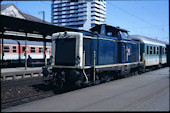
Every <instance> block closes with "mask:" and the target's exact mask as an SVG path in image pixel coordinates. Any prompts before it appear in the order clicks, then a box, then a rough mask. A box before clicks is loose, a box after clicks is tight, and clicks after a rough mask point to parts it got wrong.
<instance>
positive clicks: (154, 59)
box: [130, 35, 167, 69]
mask: <svg viewBox="0 0 170 113" xmlns="http://www.w3.org/2000/svg"><path fill="white" fill-rule="evenodd" d="M130 38H131V39H133V40H136V41H139V42H140V56H141V60H142V62H143V63H144V69H145V68H149V69H151V68H152V67H162V65H165V64H166V63H167V55H166V43H165V42H162V41H159V40H156V39H152V38H149V37H145V36H141V35H131V36H130Z"/></svg>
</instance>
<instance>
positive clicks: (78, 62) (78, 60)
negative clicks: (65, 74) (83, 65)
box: [75, 56, 80, 66]
mask: <svg viewBox="0 0 170 113" xmlns="http://www.w3.org/2000/svg"><path fill="white" fill-rule="evenodd" d="M79 64H80V57H79V56H77V57H76V59H75V65H76V66H78V65H79Z"/></svg>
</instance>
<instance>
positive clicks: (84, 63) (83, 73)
mask: <svg viewBox="0 0 170 113" xmlns="http://www.w3.org/2000/svg"><path fill="white" fill-rule="evenodd" d="M84 67H85V51H83V74H84V76H85V78H86V82H88V81H89V80H88V77H87V75H86V72H85V70H84Z"/></svg>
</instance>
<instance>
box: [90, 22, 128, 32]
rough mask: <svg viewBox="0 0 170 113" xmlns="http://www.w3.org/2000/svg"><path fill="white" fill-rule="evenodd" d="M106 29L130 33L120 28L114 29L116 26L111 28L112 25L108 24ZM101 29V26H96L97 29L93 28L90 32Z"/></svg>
mask: <svg viewBox="0 0 170 113" xmlns="http://www.w3.org/2000/svg"><path fill="white" fill-rule="evenodd" d="M105 27H106V29H115V30H117V31H123V32H129V31H128V30H125V29H122V28H120V27H114V26H110V25H106V24H105ZM100 28H101V25H96V26H95V27H93V28H91V29H90V30H91V31H95V30H97V29H100Z"/></svg>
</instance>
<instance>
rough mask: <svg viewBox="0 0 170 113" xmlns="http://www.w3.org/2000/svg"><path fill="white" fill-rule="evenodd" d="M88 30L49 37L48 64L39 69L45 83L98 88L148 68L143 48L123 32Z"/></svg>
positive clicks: (100, 27)
mask: <svg viewBox="0 0 170 113" xmlns="http://www.w3.org/2000/svg"><path fill="white" fill-rule="evenodd" d="M90 30H91V32H88V31H83V30H80V31H79V32H58V33H54V34H53V35H52V57H51V59H50V61H51V64H50V65H47V66H44V67H43V76H44V82H45V83H47V84H48V83H52V84H54V85H56V86H59V87H63V86H64V85H68V84H69V85H70V84H74V85H77V86H82V85H89V84H99V83H100V82H107V81H110V80H112V79H115V78H121V77H128V76H130V75H134V74H137V73H138V72H142V71H143V70H144V69H145V67H146V66H147V65H148V64H147V63H146V62H147V60H144V59H145V58H146V56H144V55H143V53H144V51H145V50H144V49H142V47H143V46H146V45H144V43H142V41H139V40H134V39H133V40H132V39H131V37H130V36H129V35H128V31H127V30H124V29H121V28H119V27H113V26H109V25H106V24H102V25H97V26H95V27H93V28H91V29H90ZM160 46H161V45H160ZM153 48H154V47H153ZM162 57H163V56H162Z"/></svg>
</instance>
